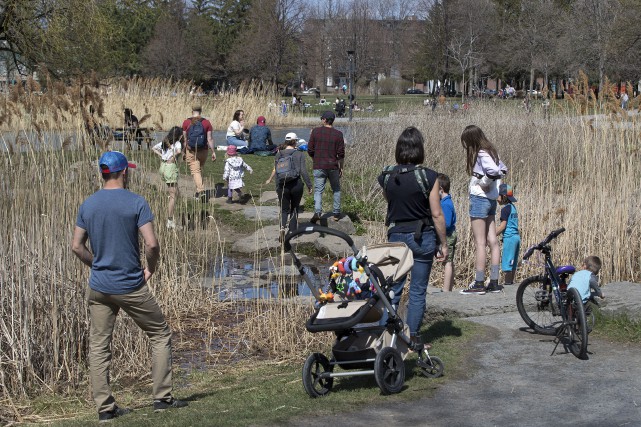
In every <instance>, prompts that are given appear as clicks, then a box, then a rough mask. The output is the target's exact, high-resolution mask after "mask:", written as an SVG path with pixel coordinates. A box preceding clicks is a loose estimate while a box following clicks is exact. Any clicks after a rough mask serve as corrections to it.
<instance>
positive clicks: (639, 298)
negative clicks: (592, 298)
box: [599, 282, 641, 320]
mask: <svg viewBox="0 0 641 427" xmlns="http://www.w3.org/2000/svg"><path fill="white" fill-rule="evenodd" d="M601 289H602V290H603V294H604V295H605V299H604V300H602V301H600V302H599V304H600V305H601V310H602V311H604V312H609V313H621V314H627V315H628V316H630V317H631V318H633V319H637V320H640V319H641V284H639V283H632V282H613V283H608V284H607V285H604V286H602V288H601Z"/></svg>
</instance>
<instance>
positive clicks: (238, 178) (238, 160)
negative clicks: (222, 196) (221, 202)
mask: <svg viewBox="0 0 641 427" xmlns="http://www.w3.org/2000/svg"><path fill="white" fill-rule="evenodd" d="M245 170H248V171H249V173H253V172H254V171H253V169H252V168H251V166H249V165H248V164H247V163H245V161H244V160H243V159H242V157H240V156H239V155H238V153H237V148H236V146H235V145H228V146H227V159H226V160H225V170H224V171H223V179H224V180H225V181H227V189H228V190H227V203H233V194H234V193H233V192H234V191H236V193H238V199H239V201H240V200H241V198H242V196H243V192H242V190H241V189H242V188H243V187H244V186H245V184H244V183H243V177H244V176H245Z"/></svg>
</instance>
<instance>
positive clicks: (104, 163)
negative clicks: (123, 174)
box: [98, 151, 136, 173]
mask: <svg viewBox="0 0 641 427" xmlns="http://www.w3.org/2000/svg"><path fill="white" fill-rule="evenodd" d="M98 165H99V166H100V172H101V173H114V172H120V171H122V170H125V169H127V168H135V167H136V165H135V164H134V163H129V162H128V161H127V158H126V157H125V155H124V154H122V153H121V152H120V151H107V152H106V153H104V154H103V155H102V156H100V160H98Z"/></svg>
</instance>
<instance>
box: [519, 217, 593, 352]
mask: <svg viewBox="0 0 641 427" xmlns="http://www.w3.org/2000/svg"><path fill="white" fill-rule="evenodd" d="M564 231H565V228H560V229H558V230H554V231H553V232H551V233H550V234H549V235H548V236H547V237H546V238H545V239H544V240H543V241H542V242H540V243H539V244H537V245H535V246H533V247H531V248H530V249H528V251H527V252H526V253H525V255H523V260H527V259H528V258H530V257H531V256H532V254H533V253H534V251H540V252H541V253H543V255H544V256H545V271H544V272H543V274H540V275H538V276H532V277H528V278H527V279H525V280H524V281H523V282H521V284H520V285H519V288H518V289H517V291H516V307H517V308H518V310H519V314H520V315H521V317H522V318H523V320H524V321H525V324H526V325H527V326H528V327H530V328H532V329H533V330H534V331H535V332H537V333H540V334H543V335H554V336H556V346H555V347H554V350H553V351H552V353H553V354H554V351H556V348H557V347H558V345H559V344H560V343H563V345H564V346H565V347H566V348H567V349H568V350H569V351H570V352H571V353H572V354H573V355H575V356H576V357H578V358H579V359H585V358H587V352H588V324H587V321H586V313H585V308H584V306H583V300H582V299H581V295H580V294H579V291H577V290H576V289H574V288H570V289H568V288H567V279H568V277H569V276H570V275H571V274H572V273H574V271H575V268H574V267H573V266H571V265H568V266H563V267H558V268H557V267H555V266H554V263H553V262H552V247H551V246H550V243H551V242H552V240H554V239H555V238H556V237H557V236H559V234H561V233H563V232H564Z"/></svg>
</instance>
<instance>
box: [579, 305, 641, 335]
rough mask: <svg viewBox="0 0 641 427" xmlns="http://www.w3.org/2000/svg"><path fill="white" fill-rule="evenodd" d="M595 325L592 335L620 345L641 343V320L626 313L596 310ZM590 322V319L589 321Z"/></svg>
mask: <svg viewBox="0 0 641 427" xmlns="http://www.w3.org/2000/svg"><path fill="white" fill-rule="evenodd" d="M594 314H595V324H594V330H593V331H592V333H591V334H590V335H595V336H597V337H599V338H604V339H608V340H610V341H614V342H620V343H640V342H641V320H640V319H634V318H631V317H630V316H629V315H628V314H626V313H604V312H603V311H601V310H594ZM588 320H589V319H588Z"/></svg>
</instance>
